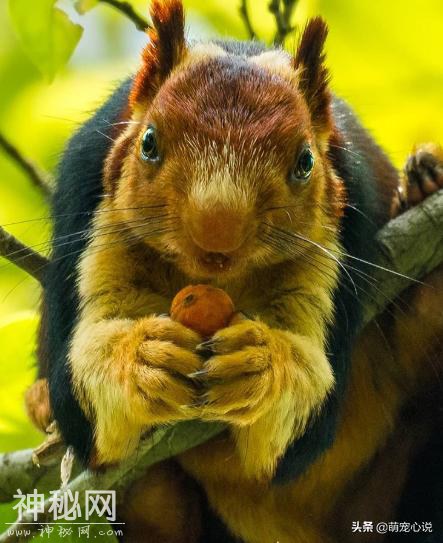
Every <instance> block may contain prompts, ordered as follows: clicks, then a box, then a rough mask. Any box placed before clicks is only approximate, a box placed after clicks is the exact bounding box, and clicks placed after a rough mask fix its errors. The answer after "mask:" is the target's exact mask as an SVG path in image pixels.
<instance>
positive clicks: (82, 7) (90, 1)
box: [74, 0, 99, 15]
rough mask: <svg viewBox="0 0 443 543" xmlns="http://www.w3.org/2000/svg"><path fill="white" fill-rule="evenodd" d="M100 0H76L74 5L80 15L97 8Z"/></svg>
mask: <svg viewBox="0 0 443 543" xmlns="http://www.w3.org/2000/svg"><path fill="white" fill-rule="evenodd" d="M98 2H99V0H76V2H75V4H74V6H75V9H76V10H77V12H78V13H80V15H84V14H85V13H86V12H87V11H89V10H91V9H92V8H95V6H96V5H97V4H98Z"/></svg>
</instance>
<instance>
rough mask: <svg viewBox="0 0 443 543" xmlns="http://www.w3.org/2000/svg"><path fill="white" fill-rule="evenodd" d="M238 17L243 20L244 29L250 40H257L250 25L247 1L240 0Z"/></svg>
mask: <svg viewBox="0 0 443 543" xmlns="http://www.w3.org/2000/svg"><path fill="white" fill-rule="evenodd" d="M239 12H240V17H241V18H242V20H243V23H244V25H245V27H246V32H247V33H248V36H249V39H250V40H255V39H256V38H257V34H256V33H255V31H254V28H253V26H252V23H251V19H250V17H249V10H248V2H247V0H241V2H240V7H239Z"/></svg>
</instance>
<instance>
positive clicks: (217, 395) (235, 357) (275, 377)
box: [190, 320, 291, 426]
mask: <svg viewBox="0 0 443 543" xmlns="http://www.w3.org/2000/svg"><path fill="white" fill-rule="evenodd" d="M208 349H209V350H210V351H212V354H213V356H212V357H211V358H209V359H208V360H207V362H206V363H205V364H204V367H203V369H202V370H200V371H198V372H196V373H194V374H191V375H190V376H191V377H192V378H194V379H198V380H199V381H200V382H201V383H202V384H203V386H204V390H205V392H204V394H203V395H202V396H200V401H199V405H200V408H201V411H200V413H199V416H200V417H201V418H203V419H206V420H220V421H224V422H229V423H232V424H236V425H240V426H243V425H247V424H252V423H253V422H254V421H255V420H257V418H259V417H260V416H261V415H262V414H263V413H265V412H266V410H267V409H268V408H269V406H270V405H272V404H273V403H274V400H275V399H276V397H277V396H278V394H279V387H280V384H281V381H282V373H283V372H282V371H281V370H282V367H281V366H282V364H280V360H283V359H286V360H289V359H290V358H291V348H290V343H289V342H285V341H283V339H282V338H280V337H278V336H277V335H276V333H275V332H274V331H273V330H271V329H270V328H269V327H268V326H267V325H266V324H264V323H261V322H255V321H250V320H247V321H243V322H241V323H240V324H235V325H232V326H229V327H228V328H224V329H223V330H221V331H219V332H217V333H216V334H215V335H214V336H213V338H212V339H211V340H209V341H206V342H205V343H203V344H201V345H200V346H199V350H201V351H203V352H207V351H208Z"/></svg>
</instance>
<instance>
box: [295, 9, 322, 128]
mask: <svg viewBox="0 0 443 543" xmlns="http://www.w3.org/2000/svg"><path fill="white" fill-rule="evenodd" d="M327 35H328V26H327V24H326V22H325V21H324V19H322V18H321V17H315V18H314V19H311V20H310V21H309V22H308V24H307V25H306V27H305V29H304V31H303V34H302V37H301V39H300V43H299V45H298V48H297V54H296V55H295V58H294V64H293V65H294V68H295V69H296V70H297V71H299V72H300V80H299V87H300V90H301V91H302V93H303V95H304V96H305V99H306V101H307V103H308V106H309V109H310V110H311V114H312V118H313V120H314V121H315V122H317V123H320V124H322V125H326V124H327V123H328V120H329V105H330V102H331V95H330V92H329V88H328V84H329V72H328V70H327V68H326V67H325V65H324V62H325V56H326V55H325V53H324V50H323V48H324V44H325V41H326V37H327Z"/></svg>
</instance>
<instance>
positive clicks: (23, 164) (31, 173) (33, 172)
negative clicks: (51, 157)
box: [0, 133, 52, 197]
mask: <svg viewBox="0 0 443 543" xmlns="http://www.w3.org/2000/svg"><path fill="white" fill-rule="evenodd" d="M0 147H1V148H2V149H3V151H4V152H5V153H6V154H7V155H8V156H9V157H10V158H11V159H12V160H13V161H14V162H15V163H16V164H17V165H18V166H19V167H20V168H21V169H22V170H23V172H24V173H25V174H26V175H27V176H28V177H29V179H30V181H31V182H32V184H33V185H34V186H36V187H37V188H38V189H40V190H41V191H42V192H43V194H44V195H45V197H49V196H50V195H51V193H52V186H51V183H50V179H51V176H50V175H49V174H48V173H45V172H42V171H41V170H40V169H39V168H37V167H36V166H35V165H34V164H33V163H32V162H31V161H30V160H28V159H27V158H26V157H24V156H23V154H22V153H21V152H20V151H19V150H18V149H17V147H15V145H13V144H12V143H11V142H10V141H9V140H8V139H7V138H5V136H4V135H3V134H1V133H0Z"/></svg>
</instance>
